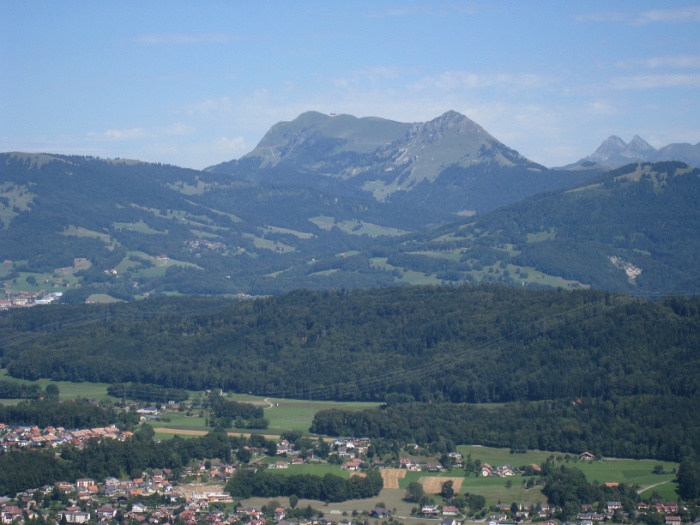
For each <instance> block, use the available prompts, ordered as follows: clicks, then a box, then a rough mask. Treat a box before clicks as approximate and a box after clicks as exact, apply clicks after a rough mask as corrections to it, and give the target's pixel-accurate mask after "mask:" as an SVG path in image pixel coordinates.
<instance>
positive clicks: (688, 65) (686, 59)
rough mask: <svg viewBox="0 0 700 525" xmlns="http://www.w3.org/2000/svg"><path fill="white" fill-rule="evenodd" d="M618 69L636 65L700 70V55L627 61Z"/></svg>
mask: <svg viewBox="0 0 700 525" xmlns="http://www.w3.org/2000/svg"><path fill="white" fill-rule="evenodd" d="M617 65H618V67H632V66H635V65H638V66H643V67H648V68H660V67H668V68H676V69H695V68H700V55H676V56H662V57H651V58H646V59H641V60H627V61H623V62H618V63H617Z"/></svg>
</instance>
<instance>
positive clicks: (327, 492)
mask: <svg viewBox="0 0 700 525" xmlns="http://www.w3.org/2000/svg"><path fill="white" fill-rule="evenodd" d="M383 487H384V481H383V480H382V476H381V474H379V471H377V470H374V469H371V470H368V471H366V472H365V473H364V476H351V477H350V478H348V479H345V478H343V477H341V476H337V475H335V474H331V473H328V474H326V475H324V476H323V477H321V476H316V475H312V474H293V475H290V476H285V475H281V474H275V473H273V472H271V471H268V470H259V471H254V470H247V469H239V470H237V471H236V473H235V475H234V476H233V477H232V478H231V480H230V481H229V482H228V483H227V485H226V490H227V491H228V492H230V493H231V495H232V496H234V497H238V498H242V499H245V498H250V497H262V498H265V497H277V496H297V497H299V498H306V499H314V500H320V501H331V502H339V501H346V500H349V499H359V498H371V497H373V496H376V495H378V494H379V492H380V491H381V490H382V488H383Z"/></svg>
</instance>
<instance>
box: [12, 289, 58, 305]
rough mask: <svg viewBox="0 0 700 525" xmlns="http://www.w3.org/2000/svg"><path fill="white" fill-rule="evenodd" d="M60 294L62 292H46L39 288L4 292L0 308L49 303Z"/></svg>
mask: <svg viewBox="0 0 700 525" xmlns="http://www.w3.org/2000/svg"><path fill="white" fill-rule="evenodd" d="M62 295H63V293H62V292H53V293H46V290H40V291H38V292H16V293H6V294H5V298H4V299H0V310H9V309H10V308H27V307H30V306H39V305H45V304H51V303H53V302H56V301H58V300H59V299H60V298H61V296H62Z"/></svg>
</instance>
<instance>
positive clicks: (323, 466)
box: [267, 457, 354, 479]
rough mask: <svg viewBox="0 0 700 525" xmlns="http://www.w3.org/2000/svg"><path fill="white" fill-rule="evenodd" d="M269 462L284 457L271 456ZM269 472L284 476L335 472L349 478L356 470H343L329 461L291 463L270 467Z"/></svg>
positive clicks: (319, 474) (280, 459)
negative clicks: (285, 465) (283, 466)
mask: <svg viewBox="0 0 700 525" xmlns="http://www.w3.org/2000/svg"><path fill="white" fill-rule="evenodd" d="M269 459H270V461H269V462H268V463H271V464H274V463H275V462H276V461H282V460H284V458H280V457H274V458H269ZM267 472H272V473H273V474H280V475H282V476H296V475H301V474H311V475H313V476H321V477H323V476H325V475H326V474H334V475H336V476H340V477H341V478H345V479H347V478H349V477H350V475H351V474H354V472H350V471H349V470H343V469H341V468H340V466H339V465H329V464H328V463H318V464H311V463H309V464H304V465H289V466H288V467H287V468H270V469H268V470H267Z"/></svg>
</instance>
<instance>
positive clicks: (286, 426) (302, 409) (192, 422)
mask: <svg viewBox="0 0 700 525" xmlns="http://www.w3.org/2000/svg"><path fill="white" fill-rule="evenodd" d="M59 388H60V387H59ZM227 397H228V398H229V399H232V400H234V401H238V402H243V403H253V404H256V405H259V406H262V407H263V408H264V410H265V418H267V419H268V420H269V421H270V425H269V428H267V429H265V430H261V431H257V430H254V431H253V432H262V433H265V434H276V435H279V434H281V433H283V432H286V431H289V430H295V431H298V432H302V433H308V431H309V427H310V426H311V422H312V421H313V417H314V415H315V414H316V412H318V411H319V410H328V409H331V408H338V409H343V410H345V409H350V410H363V409H366V408H374V407H376V406H378V405H379V403H361V402H353V403H350V402H336V401H308V400H303V399H280V398H269V399H268V398H263V397H259V396H253V395H248V394H233V395H230V396H227ZM195 412H197V411H196V410H195ZM164 417H165V418H169V419H170V421H159V422H158V426H160V427H163V428H172V429H178V428H181V429H184V430H197V429H200V430H205V429H206V426H205V418H204V417H201V418H199V417H187V416H185V414H184V413H183V412H168V413H166V414H164ZM234 431H235V429H234Z"/></svg>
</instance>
